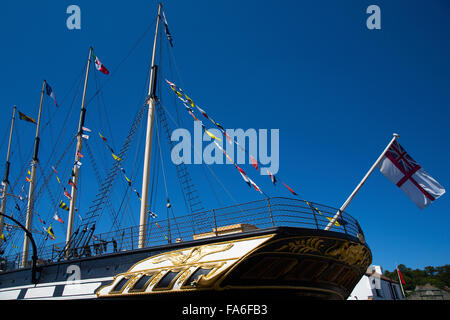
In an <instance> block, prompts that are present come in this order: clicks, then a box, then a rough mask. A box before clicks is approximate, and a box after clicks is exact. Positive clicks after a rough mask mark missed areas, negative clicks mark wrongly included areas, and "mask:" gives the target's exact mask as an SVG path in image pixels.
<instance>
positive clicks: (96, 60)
mask: <svg viewBox="0 0 450 320" xmlns="http://www.w3.org/2000/svg"><path fill="white" fill-rule="evenodd" d="M94 63H95V67H96V68H97V70H98V71H100V72H102V73H104V74H109V71H108V69H106V67H105V66H104V65H103V63H101V62H100V59H99V58H98V57H97V56H95V55H94Z"/></svg>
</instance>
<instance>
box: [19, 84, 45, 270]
mask: <svg viewBox="0 0 450 320" xmlns="http://www.w3.org/2000/svg"><path fill="white" fill-rule="evenodd" d="M45 83H46V82H45V80H44V82H43V83H42V91H41V102H40V104H39V115H38V120H37V125H36V137H35V139H34V151H33V159H32V161H31V177H30V188H29V191H28V206H27V218H26V222H25V228H26V229H27V230H28V231H30V230H31V221H32V218H33V206H34V187H35V183H36V167H37V163H38V161H39V160H38V151H39V126H40V124H41V113H42V102H43V101H44V91H45ZM29 244H30V240H29V238H28V236H27V235H26V234H25V236H24V239H23V251H22V268H25V267H26V266H27V260H28V247H29Z"/></svg>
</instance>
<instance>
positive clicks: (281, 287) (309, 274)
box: [0, 227, 371, 303]
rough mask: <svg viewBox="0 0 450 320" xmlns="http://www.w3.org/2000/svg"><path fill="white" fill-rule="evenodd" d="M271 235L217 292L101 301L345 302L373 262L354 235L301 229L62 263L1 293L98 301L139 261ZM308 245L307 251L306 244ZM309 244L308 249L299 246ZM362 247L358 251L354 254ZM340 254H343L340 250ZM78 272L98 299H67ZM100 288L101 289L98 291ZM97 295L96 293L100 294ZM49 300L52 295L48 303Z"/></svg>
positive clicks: (12, 276)
mask: <svg viewBox="0 0 450 320" xmlns="http://www.w3.org/2000/svg"><path fill="white" fill-rule="evenodd" d="M269 235H270V236H271V238H270V241H268V242H267V243H265V244H264V245H262V246H260V247H258V248H257V249H256V250H255V251H253V252H252V253H251V254H250V255H247V256H245V258H243V259H241V260H240V261H239V263H237V264H236V265H235V266H233V268H232V269H230V271H227V274H226V276H225V277H222V278H221V279H220V281H217V284H216V285H215V286H214V288H212V287H211V288H209V289H207V290H206V289H205V290H186V291H177V292H170V291H166V292H156V293H152V294H140V295H120V294H119V295H107V296H101V299H107V300H109V299H132V300H136V299H149V300H152V301H186V302H189V301H193V300H194V301H195V300H196V299H202V301H209V302H211V303H214V302H215V303H217V302H223V300H222V299H230V298H233V299H237V300H241V299H247V300H248V298H249V297H251V298H252V299H256V300H261V301H264V300H265V299H272V300H273V299H280V300H285V299H292V300H299V299H308V300H316V299H320V300H344V299H346V298H347V297H348V295H349V294H350V293H351V291H352V289H353V287H354V286H355V285H356V283H357V282H358V281H359V279H360V278H361V276H362V275H363V274H364V272H365V270H366V268H367V266H368V265H369V264H370V262H371V253H370V250H369V248H368V247H367V245H366V244H364V243H361V242H360V240H358V239H357V238H355V237H352V236H349V235H347V234H343V233H339V232H332V231H323V230H313V229H304V228H294V227H274V228H267V229H258V230H254V231H249V232H245V233H240V234H231V235H224V236H219V237H211V238H205V239H201V240H193V241H189V242H182V243H175V244H171V245H166V246H158V247H150V248H145V249H138V250H133V251H126V252H120V253H115V254H108V255H103V256H98V257H89V258H83V259H78V260H70V261H63V262H58V263H52V264H49V265H45V266H40V267H39V272H38V278H39V283H38V284H37V285H32V284H31V269H30V268H27V269H21V270H16V271H10V272H3V273H0V294H1V293H2V291H3V293H5V292H6V291H7V290H9V289H15V292H16V293H17V296H16V297H14V296H13V297H12V298H13V299H24V298H25V299H30V298H35V299H59V298H65V299H85V298H97V296H100V295H98V291H99V289H100V288H102V287H104V286H106V285H108V284H111V282H112V281H113V279H115V278H116V277H117V275H119V274H121V273H126V272H127V270H129V269H130V268H131V267H132V266H134V265H136V264H137V263H138V262H139V261H142V260H145V259H148V258H149V257H153V256H157V255H161V254H164V253H167V252H171V251H174V250H175V251H179V250H183V249H186V248H192V247H199V246H208V245H215V244H217V243H228V242H233V241H241V240H245V239H247V238H255V237H264V236H269ZM302 241H303V242H302ZM305 241H307V242H306V246H305V245H304V244H305ZM301 243H303V244H302V245H299V244H301ZM355 248H358V249H357V251H355V250H353V249H355ZM337 249H339V250H337ZM74 265H75V266H77V267H78V268H79V270H80V279H81V282H82V283H83V284H85V285H86V286H90V288H91V292H90V293H87V292H76V294H73V295H72V296H71V295H67V294H65V292H66V291H64V290H67V286H70V284H68V281H69V282H70V280H71V278H70V277H71V276H72V274H71V273H70V272H69V273H68V270H70V269H68V268H69V267H70V266H74ZM39 288H41V289H40V290H41V291H45V288H48V289H49V291H47V292H46V293H44V295H43V296H39V295H37V294H36V295H30V293H29V292H28V291H29V290H35V291H37V290H38V289H39ZM92 288H94V290H92ZM94 293H97V294H94ZM45 295H46V296H45Z"/></svg>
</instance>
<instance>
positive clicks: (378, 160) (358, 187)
mask: <svg viewBox="0 0 450 320" xmlns="http://www.w3.org/2000/svg"><path fill="white" fill-rule="evenodd" d="M398 137H400V136H399V135H398V134H396V133H394V137H393V138H392V140H391V142H389V144H388V146H387V147H386V149H384V151H383V153H382V154H381V155H380V156H379V158H378V159H377V161H375V163H374V164H373V166H372V168H370V170H369V171H368V172H367V173H366V175H365V176H364V178H363V179H362V180H361V182H360V183H359V184H358V186H357V187H356V189H355V190H353V192H352V194H351V195H350V197H348V199H347V200H346V201H345V203H344V204H343V205H342V207H341V208H340V209H339V210H338V212H336V214H335V215H334V217H333V219H331V220H330V222H329V223H328V225H327V226H326V227H325V230H326V231H328V230H330V229H331V227H332V226H333V225H334V223H335V222H336V220H337V219H339V217H340V215H341V214H342V212H344V211H345V209H346V208H347V206H348V205H349V204H350V202H351V201H352V200H353V198H354V197H355V195H356V193H357V192H358V191H359V189H361V187H362V186H363V184H364V183H365V182H366V180H367V178H369V176H370V174H371V173H372V172H373V170H374V169H375V168H376V167H377V166H378V164H379V163H380V162H381V160H382V159H383V157H384V154H385V153H386V152H387V151H388V150H389V148H390V147H391V145H392V144H393V143H394V141H395V140H396V139H397V138H398Z"/></svg>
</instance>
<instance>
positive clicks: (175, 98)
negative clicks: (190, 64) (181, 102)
mask: <svg viewBox="0 0 450 320" xmlns="http://www.w3.org/2000/svg"><path fill="white" fill-rule="evenodd" d="M166 47H167V48H168V49H167V51H170V50H171V48H169V44H168V43H167V42H166ZM167 60H168V61H169V63H168V64H169V73H170V75H171V76H173V70H172V62H171V60H170V59H167ZM172 99H173V105H174V106H175V112H176V114H177V124H178V127H180V113H179V112H178V104H177V103H176V101H177V100H178V99H177V97H175V95H173V97H172Z"/></svg>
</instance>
